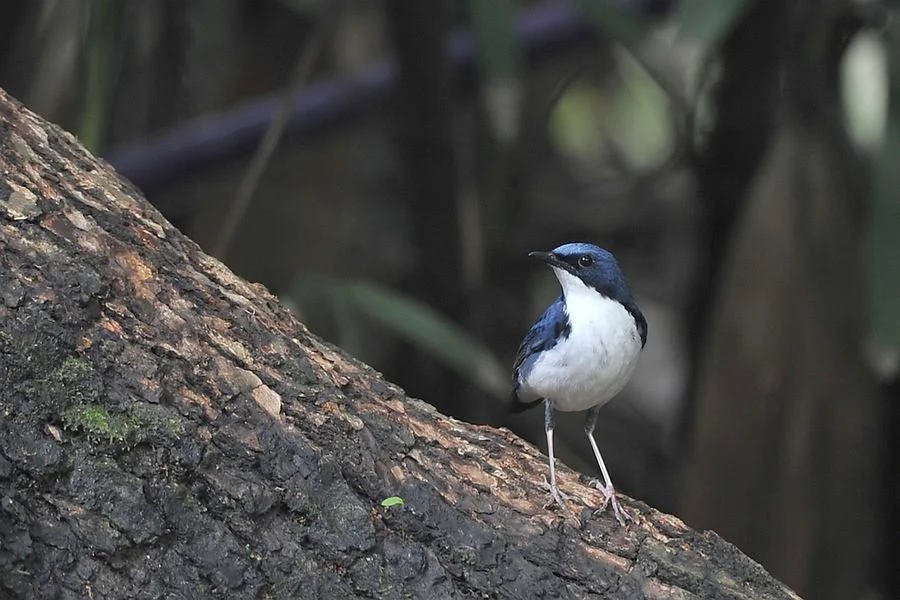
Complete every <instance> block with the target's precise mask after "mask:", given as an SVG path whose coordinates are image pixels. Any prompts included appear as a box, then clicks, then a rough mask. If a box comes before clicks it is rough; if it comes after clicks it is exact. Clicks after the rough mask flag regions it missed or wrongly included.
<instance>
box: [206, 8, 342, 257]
mask: <svg viewBox="0 0 900 600" xmlns="http://www.w3.org/2000/svg"><path fill="white" fill-rule="evenodd" d="M343 7H344V2H343V0H332V1H331V2H326V3H324V5H323V8H322V10H321V14H320V15H319V19H318V22H317V25H316V28H315V30H314V31H313V34H312V37H311V38H310V40H309V42H308V43H307V45H306V47H305V48H304V49H303V51H302V52H301V54H300V58H299V60H298V61H297V65H296V67H295V69H294V73H293V74H292V75H291V81H290V86H289V88H288V89H287V90H286V92H285V93H284V96H283V98H282V101H281V106H280V107H279V109H278V112H277V113H276V114H275V115H274V118H273V119H272V120H271V121H270V122H269V125H268V127H267V128H266V133H265V135H264V136H263V139H262V141H261V142H260V144H259V147H257V149H256V152H254V154H253V159H252V160H251V161H250V166H249V167H247V172H246V173H245V174H244V177H243V179H241V184H240V186H239V187H238V191H237V193H236V194H235V196H234V201H233V202H232V203H231V206H230V207H229V208H228V212H227V213H226V215H225V220H224V221H223V222H222V227H221V229H220V230H219V235H218V237H217V238H216V243H215V245H214V246H213V250H212V254H213V256H217V257H219V258H222V259H224V258H225V254H226V252H227V251H228V246H229V244H230V243H231V240H232V238H233V237H234V233H235V231H237V227H238V224H240V222H241V219H243V217H244V214H245V213H246V212H247V208H248V207H249V206H250V201H251V200H252V198H253V192H254V191H256V188H257V186H258V185H259V179H260V177H262V174H263V171H265V169H266V165H268V164H269V160H270V159H271V158H272V154H273V153H274V152H275V148H276V147H277V146H278V141H279V140H280V139H281V137H282V135H283V134H284V131H285V127H286V126H287V124H288V121H289V120H290V117H291V111H292V108H293V105H294V103H295V100H296V97H297V95H298V94H299V92H300V90H301V89H303V86H304V85H305V84H306V82H307V81H308V80H309V76H310V74H311V73H312V70H313V67H314V66H315V64H316V62H317V61H318V59H319V56H320V55H321V53H322V48H324V47H325V44H326V43H327V42H328V40H329V39H331V37H332V36H333V35H334V30H335V27H336V26H337V23H338V20H339V17H340V15H341V13H343Z"/></svg>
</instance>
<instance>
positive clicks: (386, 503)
mask: <svg viewBox="0 0 900 600" xmlns="http://www.w3.org/2000/svg"><path fill="white" fill-rule="evenodd" d="M404 504H406V503H405V502H404V501H403V498H401V497H400V496H391V497H390V498H385V499H384V500H382V501H381V506H383V507H384V508H390V507H392V506H403V505H404Z"/></svg>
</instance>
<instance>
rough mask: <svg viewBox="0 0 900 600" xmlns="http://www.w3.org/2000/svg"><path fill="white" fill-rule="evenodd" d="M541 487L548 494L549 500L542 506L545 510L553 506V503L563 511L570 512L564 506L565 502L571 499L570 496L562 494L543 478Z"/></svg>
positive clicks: (556, 487) (557, 487)
mask: <svg viewBox="0 0 900 600" xmlns="http://www.w3.org/2000/svg"><path fill="white" fill-rule="evenodd" d="M542 487H543V488H544V489H546V490H548V491H549V492H550V499H549V500H547V502H546V504H544V508H545V509H547V508H550V507H551V506H553V503H554V502H555V503H556V504H558V505H559V507H560V508H562V509H563V510H564V511H566V512H571V511H570V510H569V507H567V506H566V502H567V501H568V500H571V499H572V497H571V496H569V495H568V494H565V493H563V491H562V490H560V489H559V486H555V485H552V484H551V483H550V482H549V481H547V478H546V477H544V480H543V482H542Z"/></svg>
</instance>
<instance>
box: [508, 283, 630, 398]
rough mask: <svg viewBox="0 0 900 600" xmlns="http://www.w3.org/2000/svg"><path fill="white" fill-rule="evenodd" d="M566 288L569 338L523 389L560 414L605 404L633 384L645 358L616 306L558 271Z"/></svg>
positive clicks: (542, 360)
mask: <svg viewBox="0 0 900 600" xmlns="http://www.w3.org/2000/svg"><path fill="white" fill-rule="evenodd" d="M554 271H556V276H557V277H558V278H559V280H560V283H561V284H562V287H563V292H564V295H565V300H566V313H567V314H568V318H569V325H570V328H571V329H570V332H569V336H568V337H567V338H566V339H565V340H562V341H560V342H558V343H557V344H556V345H555V346H553V347H552V348H550V349H549V350H545V351H544V352H542V353H541V355H540V356H539V357H538V358H537V360H536V361H535V363H534V366H533V367H532V368H531V370H530V371H529V372H528V374H527V376H526V378H525V380H524V381H522V382H521V385H522V386H523V387H524V388H525V390H524V391H526V392H527V393H528V394H529V395H531V394H534V395H535V396H537V397H543V398H547V399H549V400H550V401H551V402H552V404H553V408H555V409H557V410H561V411H581V410H587V409H589V408H591V407H592V406H596V405H599V404H605V403H606V402H608V401H609V400H610V399H612V398H613V396H615V395H616V394H618V393H619V392H620V391H621V390H622V388H623V387H625V384H626V383H627V382H628V380H629V378H631V374H632V373H633V372H634V368H635V366H637V361H638V356H639V355H640V353H641V338H640V334H639V333H638V330H637V325H636V323H635V320H634V317H632V316H631V314H630V313H629V312H628V311H627V310H625V307H624V306H622V304H621V303H620V302H618V301H616V300H612V299H610V298H607V297H605V296H603V295H601V294H600V293H599V292H597V291H596V290H595V289H593V288H591V287H588V286H587V285H585V284H584V283H583V282H582V281H581V280H580V279H578V278H577V277H574V276H573V275H570V274H569V273H567V272H565V271H561V270H558V269H554Z"/></svg>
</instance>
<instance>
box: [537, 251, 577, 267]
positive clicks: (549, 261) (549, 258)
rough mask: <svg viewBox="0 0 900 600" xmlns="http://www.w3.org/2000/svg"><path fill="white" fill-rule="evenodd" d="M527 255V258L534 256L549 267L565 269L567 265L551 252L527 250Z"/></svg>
mask: <svg viewBox="0 0 900 600" xmlns="http://www.w3.org/2000/svg"><path fill="white" fill-rule="evenodd" d="M528 256H529V258H535V259H537V260H539V261H541V262H542V263H544V264H545V265H547V266H550V267H557V268H560V269H566V268H567V266H568V265H566V263H564V262H563V261H561V260H559V259H558V258H556V255H555V254H553V253H552V252H529V253H528Z"/></svg>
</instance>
